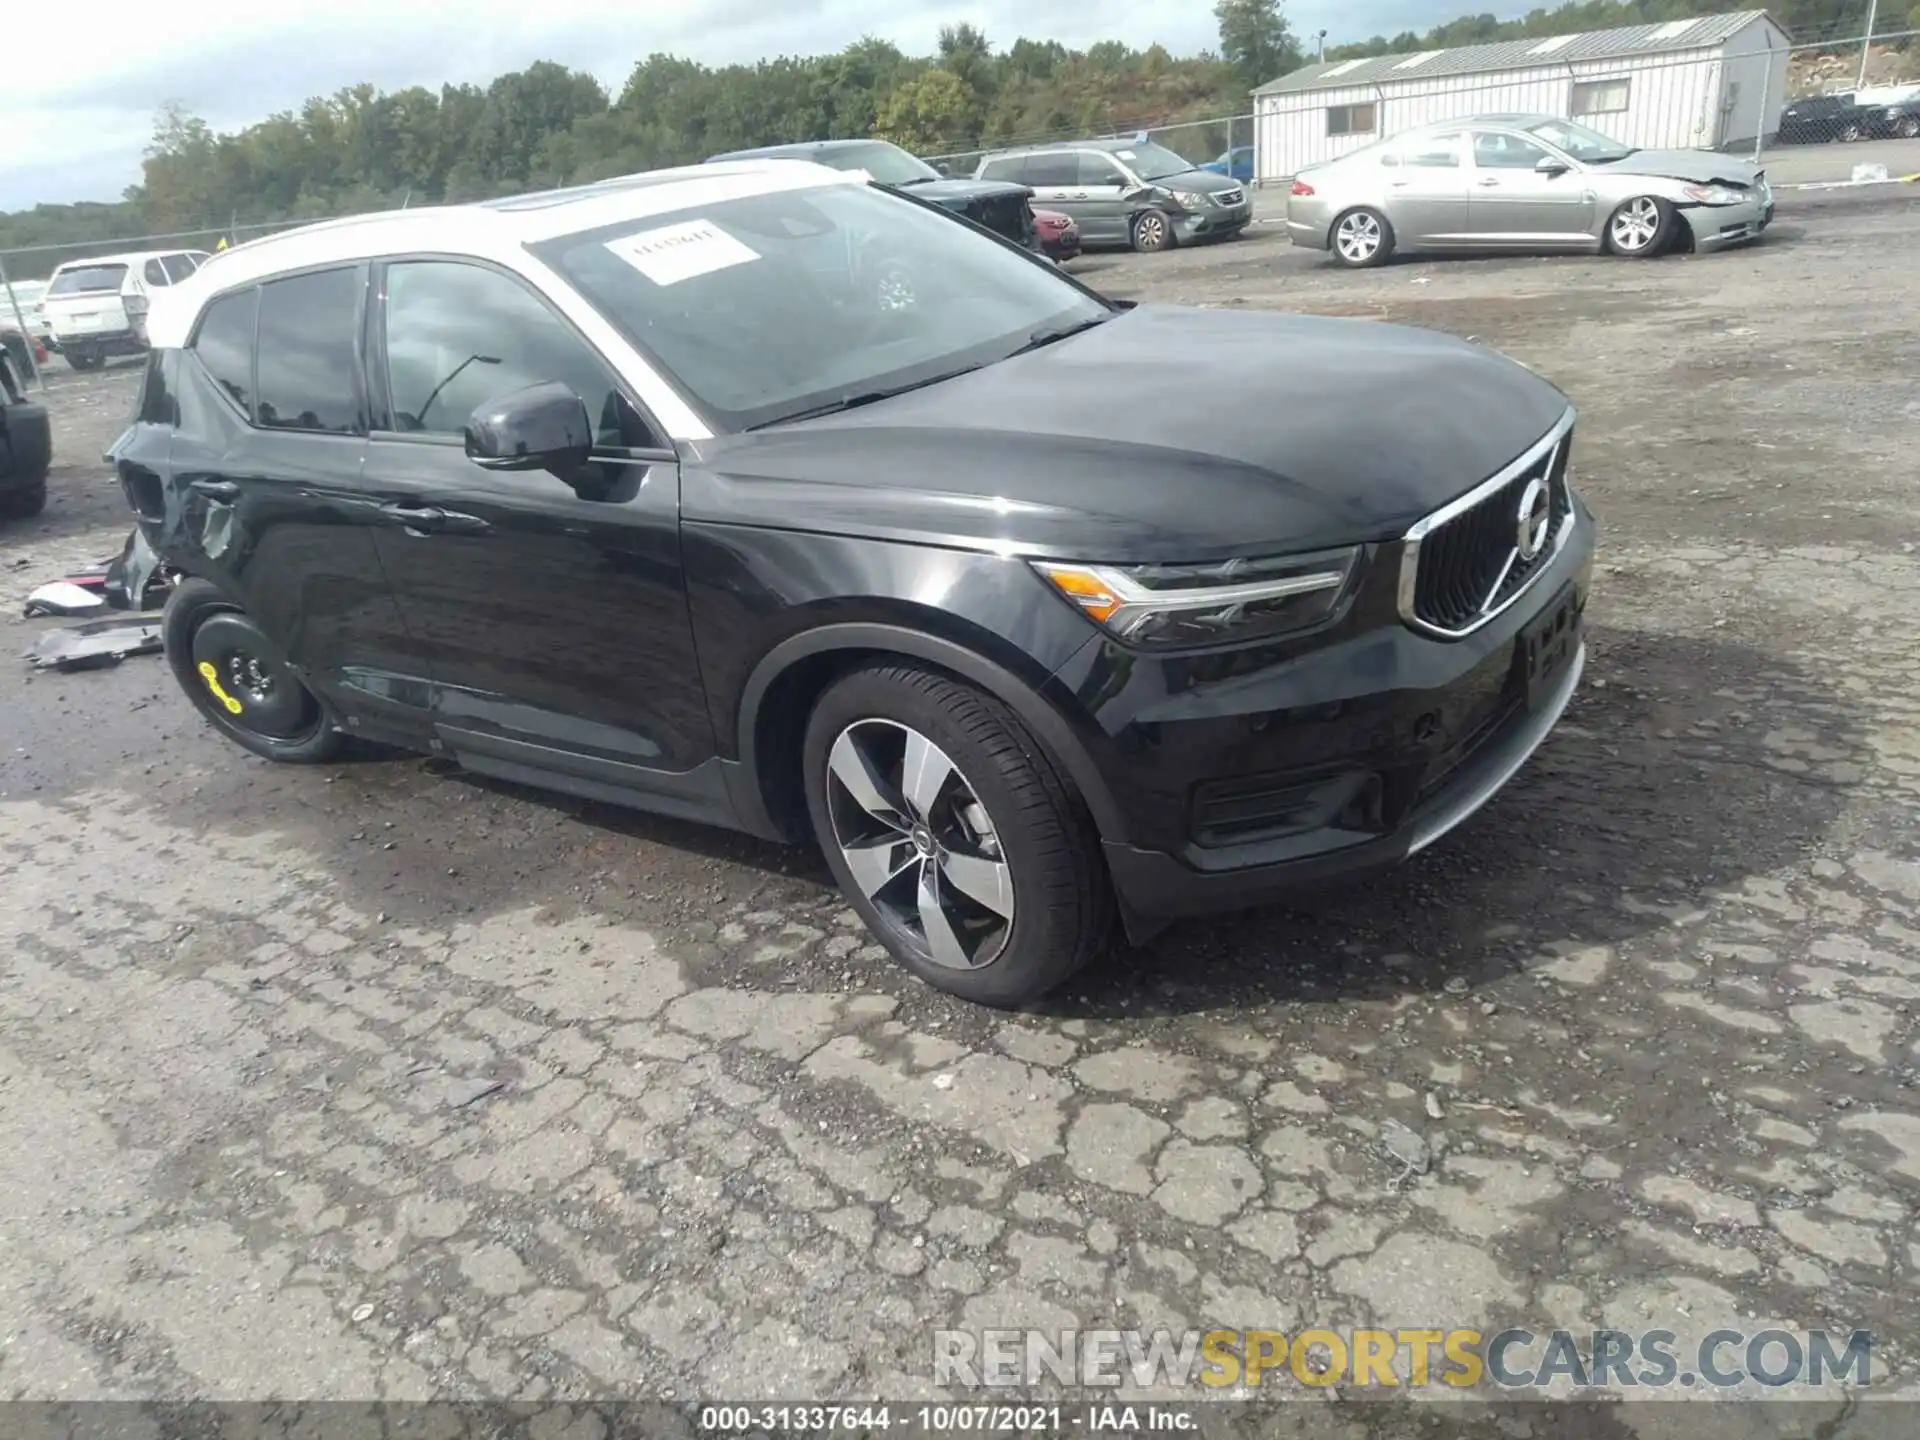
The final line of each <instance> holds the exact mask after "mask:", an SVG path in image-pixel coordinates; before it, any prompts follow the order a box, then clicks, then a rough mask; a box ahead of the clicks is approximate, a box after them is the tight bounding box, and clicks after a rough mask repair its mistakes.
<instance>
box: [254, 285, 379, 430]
mask: <svg viewBox="0 0 1920 1440" xmlns="http://www.w3.org/2000/svg"><path fill="white" fill-rule="evenodd" d="M360 291H361V282H360V272H359V270H358V269H357V268H355V267H347V268H344V269H340V270H320V271H316V272H315V273H313V274H311V275H294V276H290V277H288V278H287V279H285V280H275V281H272V282H271V283H269V284H266V285H262V286H261V287H260V317H259V322H258V327H257V329H258V337H259V364H258V366H257V369H256V373H255V384H256V385H257V386H258V387H259V389H258V394H257V396H256V397H255V410H256V414H257V415H258V417H259V421H260V423H261V424H262V425H263V426H266V427H267V428H268V429H271V430H318V431H322V432H324V433H327V434H333V435H355V434H361V433H364V431H365V429H366V426H365V423H364V421H363V420H362V419H361V414H360V387H359V382H358V371H359V358H358V357H359V345H358V343H357V326H358V322H359V304H360Z"/></svg>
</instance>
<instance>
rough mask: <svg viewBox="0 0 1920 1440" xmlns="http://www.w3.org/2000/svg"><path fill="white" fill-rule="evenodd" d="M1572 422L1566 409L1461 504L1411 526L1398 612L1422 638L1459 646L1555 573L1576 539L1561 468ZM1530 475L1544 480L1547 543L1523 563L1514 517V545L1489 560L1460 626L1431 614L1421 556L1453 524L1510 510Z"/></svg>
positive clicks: (1402, 557) (1455, 502)
mask: <svg viewBox="0 0 1920 1440" xmlns="http://www.w3.org/2000/svg"><path fill="white" fill-rule="evenodd" d="M1575 418H1576V416H1575V411H1574V410H1573V408H1572V407H1571V406H1569V407H1568V408H1567V410H1566V413H1565V414H1563V415H1562V416H1561V417H1560V419H1559V420H1557V421H1556V422H1554V426H1553V428H1552V429H1551V430H1549V431H1547V433H1546V434H1545V435H1543V436H1541V437H1540V439H1538V440H1537V441H1535V442H1534V443H1533V444H1532V445H1530V446H1528V447H1527V449H1526V451H1525V452H1524V453H1523V454H1522V455H1521V456H1520V457H1519V458H1518V459H1516V460H1514V461H1513V462H1512V463H1511V464H1509V465H1507V466H1505V467H1504V468H1502V469H1501V470H1500V471H1498V472H1497V473H1496V474H1494V475H1492V476H1489V477H1488V478H1487V479H1486V480H1484V481H1482V482H1481V483H1480V484H1478V485H1476V486H1474V487H1473V489H1471V490H1469V491H1468V492H1467V493H1466V494H1464V495H1462V496H1460V497H1459V498H1458V499H1456V500H1452V501H1449V502H1448V503H1447V504H1445V505H1443V506H1441V507H1440V508H1439V509H1438V510H1435V511H1434V512H1433V513H1432V514H1431V515H1428V516H1426V517H1425V518H1423V519H1421V520H1419V521H1416V522H1415V523H1414V524H1413V526H1412V527H1411V528H1409V529H1408V531H1407V532H1406V534H1405V535H1404V536H1402V537H1401V551H1400V595H1399V602H1400V606H1399V608H1400V618H1401V619H1402V620H1403V621H1405V622H1406V623H1407V624H1408V625H1410V626H1412V627H1413V628H1414V629H1415V630H1418V631H1420V632H1422V633H1423V634H1427V635H1435V636H1439V637H1440V638H1442V639H1446V640H1457V639H1459V638H1460V637H1462V636H1464V635H1471V634H1472V633H1473V632H1474V631H1475V630H1478V629H1479V628H1480V627H1481V626H1482V625H1484V624H1486V623H1487V622H1488V621H1489V620H1491V619H1493V618H1494V617H1495V616H1496V615H1498V614H1500V613H1501V612H1502V611H1504V610H1506V609H1507V608H1508V607H1510V606H1511V605H1513V604H1514V603H1515V602H1516V601H1517V600H1519V599H1520V597H1521V596H1523V595H1525V594H1526V593H1527V591H1529V590H1531V589H1532V588H1533V586H1534V584H1535V583H1536V582H1537V581H1538V580H1539V578H1540V577H1541V576H1542V575H1544V574H1546V573H1547V571H1548V570H1550V569H1552V568H1553V562H1554V559H1555V558H1556V557H1557V556H1558V555H1559V554H1560V552H1561V550H1562V549H1564V548H1565V547H1566V543H1567V540H1568V537H1570V536H1571V535H1572V534H1573V526H1574V507H1573V491H1572V487H1571V486H1570V484H1569V483H1568V480H1567V464H1566V462H1567V451H1568V450H1569V449H1570V447H1571V440H1572V433H1573V423H1574V420H1575ZM1535 475H1538V476H1542V477H1545V478H1546V480H1547V491H1548V495H1547V498H1548V503H1549V505H1550V507H1551V510H1550V514H1551V516H1552V529H1551V532H1550V533H1549V535H1548V537H1547V542H1546V544H1545V545H1544V546H1542V547H1541V549H1540V551H1539V553H1538V554H1537V555H1535V557H1534V558H1533V559H1532V560H1531V561H1526V562H1522V561H1521V556H1520V550H1519V546H1518V543H1517V528H1518V514H1517V512H1516V513H1515V514H1514V515H1513V517H1512V519H1511V520H1510V521H1508V525H1509V527H1510V529H1511V530H1512V531H1513V532H1514V533H1515V536H1516V543H1515V544H1513V545H1511V546H1507V547H1504V553H1501V554H1489V555H1488V556H1487V557H1486V559H1485V562H1484V566H1483V570H1484V573H1482V574H1480V575H1479V576H1478V577H1477V581H1478V582H1479V587H1480V588H1478V589H1477V591H1476V592H1475V598H1476V600H1477V603H1476V604H1475V605H1474V606H1473V607H1472V610H1471V615H1470V617H1469V618H1465V619H1464V620H1461V619H1455V618H1454V617H1453V616H1452V615H1440V616H1436V615H1435V614H1434V613H1433V611H1434V608H1435V607H1434V606H1433V605H1432V603H1431V597H1430V596H1426V595H1423V593H1422V590H1423V587H1422V585H1421V578H1422V577H1421V556H1422V552H1423V550H1424V551H1427V552H1428V553H1430V554H1431V552H1432V551H1433V550H1434V548H1435V546H1436V543H1437V542H1438V541H1439V539H1440V538H1441V537H1442V535H1443V533H1445V532H1446V531H1447V529H1448V527H1449V526H1452V525H1454V524H1455V522H1461V521H1465V522H1468V523H1471V522H1472V521H1473V520H1474V519H1475V518H1486V517H1488V516H1489V515H1490V513H1491V512H1490V507H1492V506H1496V505H1498V506H1501V507H1502V508H1511V506H1512V502H1513V499H1514V496H1515V495H1516V494H1517V493H1518V492H1519V491H1521V490H1523V489H1524V488H1526V485H1527V483H1528V482H1529V478H1530V477H1532V476H1535ZM1516 563H1521V564H1522V565H1523V574H1522V577H1521V578H1520V580H1519V581H1518V583H1516V584H1514V585H1513V586H1512V587H1511V588H1508V584H1507V582H1508V578H1509V576H1510V574H1511V573H1512V572H1513V570H1514V567H1515V565H1516ZM1456 608H1457V607H1456Z"/></svg>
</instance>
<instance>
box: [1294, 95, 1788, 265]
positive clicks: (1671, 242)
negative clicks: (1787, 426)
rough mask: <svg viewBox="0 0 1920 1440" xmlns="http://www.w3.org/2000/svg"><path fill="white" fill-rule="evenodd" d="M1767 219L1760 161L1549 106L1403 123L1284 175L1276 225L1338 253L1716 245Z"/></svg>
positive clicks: (1748, 233)
mask: <svg viewBox="0 0 1920 1440" xmlns="http://www.w3.org/2000/svg"><path fill="white" fill-rule="evenodd" d="M1772 219H1773V191H1772V189H1771V188H1770V187H1769V186H1768V184H1767V177H1766V172H1765V171H1763V170H1761V169H1760V168H1759V167H1758V166H1756V165H1755V164H1754V163H1753V162H1752V161H1751V160H1742V159H1740V158H1738V157H1737V156H1733V155H1722V154H1719V153H1717V152H1715V151H1712V150H1636V149H1634V148H1633V147H1632V146H1630V145H1622V144H1620V143H1619V142H1618V141H1616V140H1610V139H1608V138H1607V137H1606V136H1605V135H1602V134H1600V133H1599V132H1598V131H1597V130H1590V129H1588V128H1587V127H1586V126H1584V125H1581V124H1579V123H1578V122H1576V121H1572V120H1560V119H1556V118H1554V117H1553V116H1550V115H1482V116H1478V117H1475V118H1471V119H1464V120H1449V121H1445V122H1443V123H1440V124H1435V125H1428V126H1424V127H1422V128H1420V129H1418V130H1409V131H1405V132H1403V133H1401V134H1399V135H1395V136H1394V137H1393V138H1392V139H1390V140H1383V141H1381V142H1379V143H1378V144H1374V145H1369V146H1367V147H1366V148H1365V149H1363V150H1356V151H1354V152H1353V153H1352V154H1351V155H1346V156H1343V157H1341V158H1340V159H1338V160H1333V161H1329V162H1328V163H1327V164H1324V165H1313V166H1309V167H1308V168H1306V169H1304V170H1302V171H1301V172H1300V173H1299V174H1298V175H1297V176H1295V177H1294V182H1293V191H1292V193H1291V194H1290V195H1289V196H1288V197H1287V234H1288V236H1289V238H1291V239H1292V241H1293V243H1294V244H1296V245H1305V246H1308V247H1311V248H1312V249H1315V250H1329V251H1331V252H1332V253H1333V257H1334V259H1336V260H1338V261H1339V262H1340V263H1341V264H1343V265H1348V266H1352V267H1354V268H1360V267H1362V266H1367V265H1378V264H1381V263H1382V262H1384V261H1385V260H1386V259H1387V258H1388V257H1389V256H1390V255H1392V254H1393V253H1394V252H1395V251H1396V250H1435V251H1438V250H1501V249H1507V250H1586V251H1601V250H1605V251H1608V252H1610V253H1612V254H1614V255H1621V256H1627V257H1632V258H1643V257H1646V256H1652V255H1659V254H1661V253H1663V252H1665V251H1666V250H1668V249H1671V248H1673V247H1674V246H1676V245H1680V246H1682V247H1684V248H1689V249H1693V250H1699V251H1707V250H1718V249H1721V248H1723V247H1724V246H1728V245H1735V244H1739V243H1740V242H1742V241H1746V240H1753V239H1756V238H1758V236H1759V235H1760V232H1761V231H1762V230H1764V229H1766V227H1767V225H1768V223H1769V222H1770V221H1771V220H1772Z"/></svg>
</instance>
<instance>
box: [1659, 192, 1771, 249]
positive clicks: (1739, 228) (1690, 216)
mask: <svg viewBox="0 0 1920 1440" xmlns="http://www.w3.org/2000/svg"><path fill="white" fill-rule="evenodd" d="M1680 214H1681V215H1682V216H1683V217H1685V219H1686V222H1687V228H1688V229H1690V230H1692V231H1693V248H1694V251H1695V252H1696V253H1698V254H1705V253H1707V252H1709V251H1713V250H1724V249H1725V248H1726V247H1727V246H1729V245H1744V244H1746V243H1747V242H1748V241H1749V240H1757V239H1759V238H1760V234H1761V232H1762V231H1763V230H1765V229H1766V228H1767V226H1769V225H1771V224H1772V223H1773V195H1772V193H1771V192H1763V193H1762V194H1761V195H1760V196H1757V197H1756V198H1754V199H1752V200H1749V201H1747V202H1746V203H1745V204H1743V205H1691V206H1688V207H1687V208H1686V209H1684V210H1682V211H1681V212H1680Z"/></svg>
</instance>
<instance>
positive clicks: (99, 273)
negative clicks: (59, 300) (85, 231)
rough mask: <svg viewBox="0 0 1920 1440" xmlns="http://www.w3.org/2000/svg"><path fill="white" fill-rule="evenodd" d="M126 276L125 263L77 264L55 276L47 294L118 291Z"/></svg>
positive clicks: (91, 293) (88, 293) (89, 293)
mask: <svg viewBox="0 0 1920 1440" xmlns="http://www.w3.org/2000/svg"><path fill="white" fill-rule="evenodd" d="M126 278H127V267H126V266H124V265H76V266H75V267H74V268H73V269H71V270H62V271H61V272H60V273H59V274H58V275H56V276H54V277H53V283H52V284H51V285H49V286H48V287H47V294H49V295H96V294H99V293H100V292H101V291H118V290H119V288H120V286H121V284H122V283H123V282H124V281H125V280H126Z"/></svg>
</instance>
